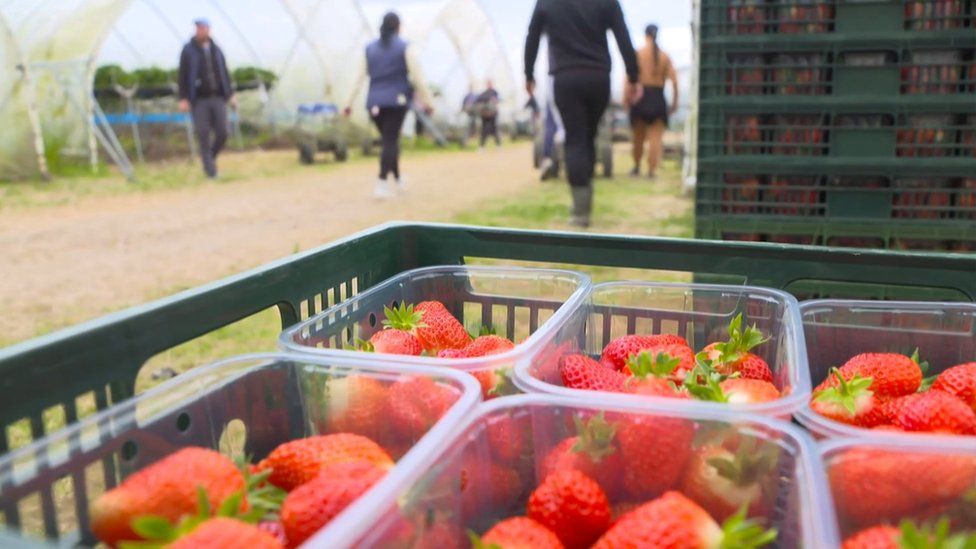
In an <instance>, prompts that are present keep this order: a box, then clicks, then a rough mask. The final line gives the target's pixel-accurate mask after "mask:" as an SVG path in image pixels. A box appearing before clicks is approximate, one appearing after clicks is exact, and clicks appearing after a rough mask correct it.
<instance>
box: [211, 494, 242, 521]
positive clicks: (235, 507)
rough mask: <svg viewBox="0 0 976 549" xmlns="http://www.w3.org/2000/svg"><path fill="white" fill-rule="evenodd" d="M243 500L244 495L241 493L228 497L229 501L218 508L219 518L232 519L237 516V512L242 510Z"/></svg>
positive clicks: (226, 500)
mask: <svg viewBox="0 0 976 549" xmlns="http://www.w3.org/2000/svg"><path fill="white" fill-rule="evenodd" d="M242 499H244V495H243V494H242V493H240V492H234V493H233V494H231V495H229V496H227V499H225V500H224V501H223V502H221V504H220V507H218V508H217V516H218V517H231V518H233V517H234V516H236V515H237V512H238V511H240V509H241V500H242Z"/></svg>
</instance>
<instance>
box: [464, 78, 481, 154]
mask: <svg viewBox="0 0 976 549" xmlns="http://www.w3.org/2000/svg"><path fill="white" fill-rule="evenodd" d="M461 112H462V113H463V114H464V115H465V116H467V117H468V127H467V130H466V131H467V134H466V135H465V139H464V140H465V141H467V140H468V139H471V138H472V137H474V136H475V135H477V133H478V94H477V93H475V92H474V86H472V87H470V88H468V93H467V95H465V96H464V100H462V101H461Z"/></svg>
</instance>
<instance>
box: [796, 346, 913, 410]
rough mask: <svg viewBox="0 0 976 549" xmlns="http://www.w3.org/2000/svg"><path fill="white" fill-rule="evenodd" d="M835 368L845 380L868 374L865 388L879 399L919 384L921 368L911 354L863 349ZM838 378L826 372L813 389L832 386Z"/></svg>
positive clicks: (907, 390) (896, 394)
mask: <svg viewBox="0 0 976 549" xmlns="http://www.w3.org/2000/svg"><path fill="white" fill-rule="evenodd" d="M839 372H840V375H841V377H843V378H844V379H846V380H848V381H850V380H851V379H852V378H853V377H854V376H860V377H862V378H871V380H872V383H871V385H870V386H869V388H870V389H871V391H872V392H873V393H874V394H875V396H876V397H878V398H880V399H882V400H890V399H892V398H895V397H900V396H905V395H910V394H912V393H914V392H916V391H918V389H919V386H920V385H921V384H922V368H921V367H920V366H919V364H918V362H917V356H915V355H913V358H909V357H907V356H905V355H901V354H897V353H864V354H860V355H857V356H855V357H853V358H851V359H850V360H848V361H847V362H845V363H844V365H843V366H841V367H840V370H839ZM838 382H839V380H838V378H837V376H830V377H828V378H827V379H826V380H824V382H823V383H821V384H820V385H819V386H818V387H817V388H816V389H814V393H816V392H818V391H821V390H823V389H826V388H828V387H836V386H837V384H838Z"/></svg>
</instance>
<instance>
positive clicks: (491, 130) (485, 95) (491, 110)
mask: <svg viewBox="0 0 976 549" xmlns="http://www.w3.org/2000/svg"><path fill="white" fill-rule="evenodd" d="M499 97H500V96H499V95H498V91H497V90H495V85H494V84H493V83H492V81H491V80H488V81H487V82H485V91H483V92H481V95H479V96H478V110H479V114H480V115H481V148H482V149H484V148H485V143H486V142H487V141H488V137H492V136H493V137H494V138H495V145H498V146H501V144H502V138H501V136H500V135H499V134H498V100H499Z"/></svg>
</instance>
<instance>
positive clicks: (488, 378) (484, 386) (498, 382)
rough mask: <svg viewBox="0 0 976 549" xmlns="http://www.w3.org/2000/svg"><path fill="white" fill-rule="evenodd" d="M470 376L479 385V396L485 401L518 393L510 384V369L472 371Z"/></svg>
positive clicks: (513, 385)
mask: <svg viewBox="0 0 976 549" xmlns="http://www.w3.org/2000/svg"><path fill="white" fill-rule="evenodd" d="M471 375H473V376H474V378H475V379H477V380H478V384H479V385H481V396H482V398H484V399H485V400H491V399H493V398H497V397H500V396H506V395H514V394H516V393H518V388H517V387H515V384H514V383H512V370H511V368H497V369H495V368H487V369H484V370H473V371H471Z"/></svg>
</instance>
